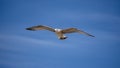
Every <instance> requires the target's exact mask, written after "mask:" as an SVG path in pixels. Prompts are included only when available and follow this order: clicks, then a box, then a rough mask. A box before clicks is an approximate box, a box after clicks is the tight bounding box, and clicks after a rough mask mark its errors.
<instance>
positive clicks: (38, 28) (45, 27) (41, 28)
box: [26, 25, 55, 32]
mask: <svg viewBox="0 0 120 68" xmlns="http://www.w3.org/2000/svg"><path fill="white" fill-rule="evenodd" d="M26 30H33V31H34V30H49V31H52V32H55V30H54V29H53V28H51V27H48V26H43V25H38V26H33V27H29V28H26Z"/></svg>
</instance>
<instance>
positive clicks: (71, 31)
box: [62, 28, 94, 37]
mask: <svg viewBox="0 0 120 68" xmlns="http://www.w3.org/2000/svg"><path fill="white" fill-rule="evenodd" d="M75 32H79V33H81V34H85V35H87V36H91V37H94V36H93V35H91V34H89V33H87V32H84V31H82V30H78V29H76V28H68V29H64V30H62V33H63V34H67V33H75Z"/></svg>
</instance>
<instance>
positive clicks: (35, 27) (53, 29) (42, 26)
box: [26, 25, 95, 40]
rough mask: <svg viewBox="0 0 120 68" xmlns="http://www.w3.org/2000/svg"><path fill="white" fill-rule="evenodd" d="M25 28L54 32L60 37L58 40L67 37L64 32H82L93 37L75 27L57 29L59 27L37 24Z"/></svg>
mask: <svg viewBox="0 0 120 68" xmlns="http://www.w3.org/2000/svg"><path fill="white" fill-rule="evenodd" d="M26 30H31V31H36V30H48V31H51V32H54V33H55V34H56V35H57V37H58V39H60V40H64V39H67V38H68V37H67V36H65V34H69V33H80V34H84V35H87V36H91V37H95V36H93V35H91V34H89V33H87V32H84V31H82V30H79V29H77V28H67V29H59V28H52V27H49V26H44V25H37V26H32V27H28V28H26Z"/></svg>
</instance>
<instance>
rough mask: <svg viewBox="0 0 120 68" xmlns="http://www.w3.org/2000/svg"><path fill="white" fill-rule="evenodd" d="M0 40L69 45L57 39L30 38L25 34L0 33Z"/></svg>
mask: <svg viewBox="0 0 120 68" xmlns="http://www.w3.org/2000/svg"><path fill="white" fill-rule="evenodd" d="M0 40H6V41H8V42H11V41H12V42H15V43H18V44H19V43H21V44H32V45H46V46H58V47H59V46H60V47H65V46H64V45H68V44H67V43H63V44H62V43H59V42H56V41H51V40H42V39H36V38H30V37H25V36H19V35H0Z"/></svg>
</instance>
